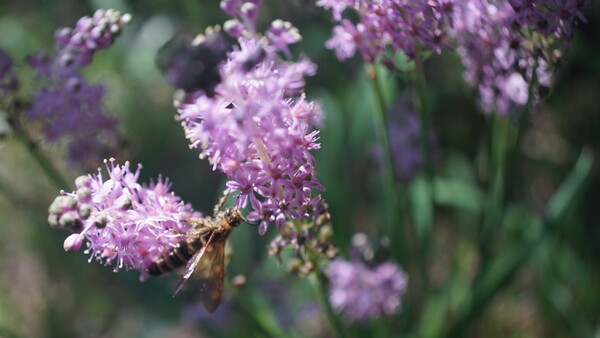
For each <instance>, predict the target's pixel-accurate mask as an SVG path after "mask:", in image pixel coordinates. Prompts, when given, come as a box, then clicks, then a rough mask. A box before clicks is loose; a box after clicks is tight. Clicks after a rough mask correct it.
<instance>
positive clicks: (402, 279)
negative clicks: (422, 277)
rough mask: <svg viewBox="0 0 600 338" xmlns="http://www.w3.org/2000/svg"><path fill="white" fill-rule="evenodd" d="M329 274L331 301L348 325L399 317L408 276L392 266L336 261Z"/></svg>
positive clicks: (355, 261)
mask: <svg viewBox="0 0 600 338" xmlns="http://www.w3.org/2000/svg"><path fill="white" fill-rule="evenodd" d="M325 273H326V275H327V277H328V278H329V282H330V290H329V301H330V302H331V305H332V307H333V308H334V309H335V310H337V311H338V312H340V313H341V314H342V316H343V317H344V319H346V320H347V321H348V322H354V321H365V320H370V319H376V318H379V317H381V316H382V315H391V314H394V313H397V312H398V311H399V309H400V305H401V301H400V298H401V297H402V295H403V294H404V293H405V291H406V286H407V283H408V277H407V276H406V274H405V273H404V272H403V271H402V270H401V269H400V267H398V265H396V264H394V263H391V262H386V263H381V264H379V265H377V266H374V267H369V266H367V265H366V264H365V263H364V262H363V261H361V260H352V261H345V260H342V259H336V260H333V261H331V262H330V263H329V264H328V265H327V267H326V270H325Z"/></svg>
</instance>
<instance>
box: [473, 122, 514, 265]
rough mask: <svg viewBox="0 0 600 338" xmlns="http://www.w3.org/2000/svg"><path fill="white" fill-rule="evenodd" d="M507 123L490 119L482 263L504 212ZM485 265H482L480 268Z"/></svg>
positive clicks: (480, 238) (485, 259)
mask: <svg viewBox="0 0 600 338" xmlns="http://www.w3.org/2000/svg"><path fill="white" fill-rule="evenodd" d="M508 132H509V121H507V120H506V119H504V118H502V117H500V116H498V115H494V116H493V117H492V138H491V151H490V153H491V163H492V168H493V169H492V174H493V181H492V186H491V188H490V190H489V191H488V194H487V196H486V201H485V206H484V215H483V223H482V227H481V230H480V233H479V243H480V245H481V248H480V249H481V255H482V259H483V261H484V263H485V262H486V261H487V258H488V257H489V255H490V249H491V247H490V245H489V240H490V237H491V234H492V233H493V231H494V230H495V229H496V228H497V227H498V225H499V224H500V223H501V222H502V214H503V210H504V203H503V200H504V195H505V180H506V160H507V159H506V155H507V153H508V151H507V148H508ZM483 265H485V264H482V266H483Z"/></svg>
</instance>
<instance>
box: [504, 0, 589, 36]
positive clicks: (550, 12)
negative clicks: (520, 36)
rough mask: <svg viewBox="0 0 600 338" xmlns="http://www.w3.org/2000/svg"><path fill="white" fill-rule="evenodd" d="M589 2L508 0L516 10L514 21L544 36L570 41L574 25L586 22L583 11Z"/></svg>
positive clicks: (576, 0) (580, 0)
mask: <svg viewBox="0 0 600 338" xmlns="http://www.w3.org/2000/svg"><path fill="white" fill-rule="evenodd" d="M587 2H588V1H587V0H536V1H531V0H508V3H509V4H510V6H511V7H512V8H513V9H514V11H515V15H514V17H513V21H514V22H515V23H517V24H519V25H520V26H523V27H529V28H531V29H533V30H535V31H537V32H539V33H541V34H542V35H545V36H551V35H554V36H556V37H558V38H560V39H569V38H571V35H572V33H573V24H574V23H575V20H577V19H579V20H581V21H583V22H585V21H586V20H585V17H584V16H583V14H582V13H581V9H582V8H583V6H584V5H585V4H586V3H587Z"/></svg>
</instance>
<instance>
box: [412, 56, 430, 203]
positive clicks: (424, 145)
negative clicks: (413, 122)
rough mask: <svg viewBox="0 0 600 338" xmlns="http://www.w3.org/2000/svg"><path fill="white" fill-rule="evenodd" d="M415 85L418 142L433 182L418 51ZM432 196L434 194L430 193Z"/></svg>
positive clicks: (427, 120)
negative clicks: (418, 131) (418, 121)
mask: <svg viewBox="0 0 600 338" xmlns="http://www.w3.org/2000/svg"><path fill="white" fill-rule="evenodd" d="M414 60H415V70H414V76H415V87H416V94H417V96H416V100H415V101H416V102H415V103H416V106H417V110H418V112H419V118H420V122H421V131H420V138H419V142H420V143H421V150H422V151H423V154H425V170H426V172H427V176H428V177H429V181H430V182H433V177H434V176H435V171H434V168H433V154H432V151H431V142H430V139H429V137H430V135H431V115H430V113H429V106H428V104H427V83H426V81H425V68H424V66H423V60H421V57H420V54H419V53H418V52H416V53H415V59H414ZM431 190H432V193H433V185H431ZM431 196H432V198H433V197H434V195H433V194H432V195H431Z"/></svg>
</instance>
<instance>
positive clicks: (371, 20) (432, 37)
mask: <svg viewBox="0 0 600 338" xmlns="http://www.w3.org/2000/svg"><path fill="white" fill-rule="evenodd" d="M317 5H318V6H322V7H324V8H327V9H331V10H332V16H333V19H334V20H335V21H336V22H337V23H338V25H337V26H335V27H334V30H333V36H332V37H331V39H329V40H328V41H327V43H326V46H327V48H331V49H335V50H336V55H337V57H338V59H340V60H344V59H346V58H349V57H352V56H353V55H354V53H355V51H357V50H358V51H359V52H360V53H361V54H362V57H363V59H365V60H366V61H367V62H374V61H375V60H376V59H377V58H378V57H379V56H380V55H382V54H383V53H384V52H385V50H386V49H387V48H391V50H392V51H393V52H396V51H400V50H401V51H403V52H404V53H405V54H406V55H407V56H408V57H413V56H414V55H415V48H417V46H418V45H420V46H421V47H419V48H421V49H425V50H432V51H434V52H436V53H439V52H441V49H442V47H445V46H447V42H446V39H447V28H448V26H449V25H450V23H451V17H450V15H449V14H450V13H451V12H452V9H453V3H452V2H450V1H447V0H378V1H365V0H358V1H348V0H320V1H317ZM347 9H349V10H352V11H354V12H356V14H357V15H358V18H359V21H358V22H357V23H356V24H354V23H352V22H351V21H350V20H348V19H343V18H342V13H343V12H344V11H345V10H347Z"/></svg>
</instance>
